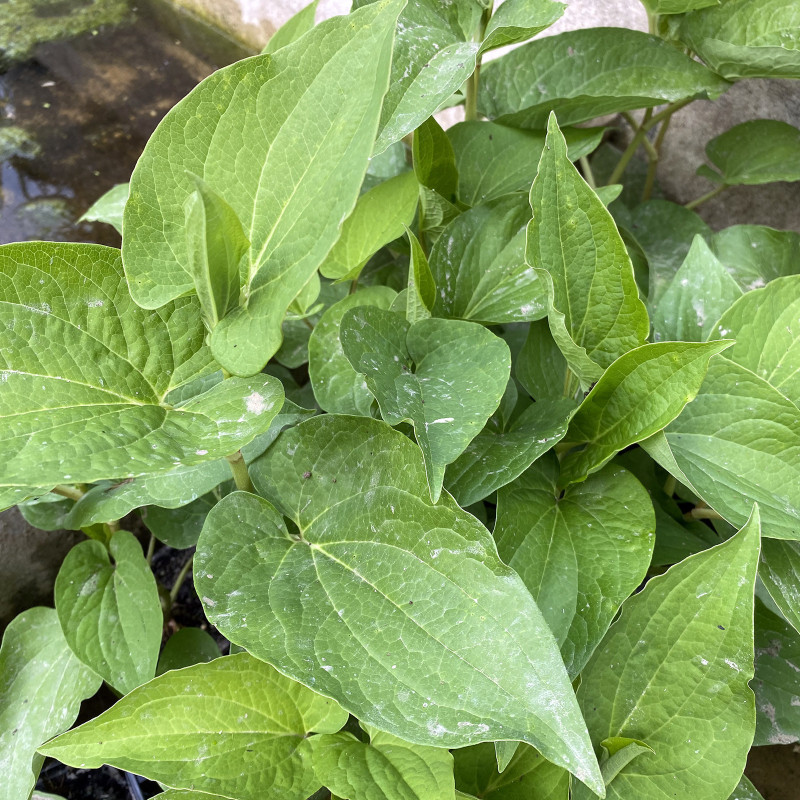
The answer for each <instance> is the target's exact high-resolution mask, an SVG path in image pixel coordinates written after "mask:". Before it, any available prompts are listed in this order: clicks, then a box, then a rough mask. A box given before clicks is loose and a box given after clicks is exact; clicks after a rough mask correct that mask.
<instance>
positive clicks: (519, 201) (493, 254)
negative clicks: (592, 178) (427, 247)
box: [431, 195, 547, 324]
mask: <svg viewBox="0 0 800 800" xmlns="http://www.w3.org/2000/svg"><path fill="white" fill-rule="evenodd" d="M530 218H531V210H530V206H529V205H528V203H527V201H526V199H525V197H524V195H507V196H506V197H502V198H500V199H499V200H495V201H492V202H490V203H486V204H484V205H479V206H476V207H475V208H473V209H471V210H469V211H466V212H465V213H463V214H460V215H459V216H458V217H456V218H455V219H454V220H453V221H452V222H451V223H450V224H449V225H448V226H447V227H446V228H445V229H444V230H443V231H442V235H441V236H440V237H439V239H438V240H437V241H436V244H435V245H434V246H433V248H432V250H431V271H432V272H433V279H434V281H435V283H436V286H437V287H438V288H439V296H438V297H436V306H435V308H434V312H435V313H436V315H437V316H442V317H450V318H457V319H468V320H474V321H475V322H483V323H487V324H488V323H500V322H525V321H528V320H532V319H540V318H541V317H543V316H544V315H545V314H546V313H547V285H546V283H545V282H544V281H543V280H542V279H541V278H540V277H539V275H538V274H537V272H536V270H534V269H533V267H531V266H529V265H528V264H526V263H525V236H526V227H527V224H528V222H529V221H530Z"/></svg>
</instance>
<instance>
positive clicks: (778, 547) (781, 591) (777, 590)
mask: <svg viewBox="0 0 800 800" xmlns="http://www.w3.org/2000/svg"><path fill="white" fill-rule="evenodd" d="M758 576H759V578H761V580H762V582H763V583H764V586H765V588H766V590H767V592H769V596H770V597H771V598H772V600H773V601H774V603H775V605H777V606H778V608H779V609H780V611H781V613H782V614H783V616H784V617H786V619H787V620H788V621H789V623H791V624H792V625H793V626H794V628H795V630H796V631H799V632H800V544H798V543H796V542H783V541H780V540H779V539H765V540H764V541H763V542H762V544H761V566H760V567H759V570H758Z"/></svg>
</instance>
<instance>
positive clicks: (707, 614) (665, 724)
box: [574, 508, 759, 800]
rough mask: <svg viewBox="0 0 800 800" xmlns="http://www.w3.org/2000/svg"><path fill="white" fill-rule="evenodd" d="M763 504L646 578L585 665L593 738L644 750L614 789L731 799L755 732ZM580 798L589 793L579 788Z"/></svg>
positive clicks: (624, 795)
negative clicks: (708, 544) (719, 538)
mask: <svg viewBox="0 0 800 800" xmlns="http://www.w3.org/2000/svg"><path fill="white" fill-rule="evenodd" d="M758 547H759V521H758V510H757V508H754V509H753V513H752V516H751V518H750V520H749V521H748V523H747V524H746V525H745V526H744V528H742V530H741V531H740V532H739V533H738V534H737V535H736V536H734V537H733V538H732V539H729V540H728V541H727V542H725V543H724V544H721V545H718V546H717V547H713V548H711V549H710V550H706V551H705V552H703V553H698V554H697V555H694V556H690V557H689V558H687V559H686V560H685V561H682V562H681V563H680V564H677V565H676V566H674V567H672V568H671V569H670V570H668V571H667V573H666V574H665V575H662V576H658V577H655V578H651V579H650V581H649V582H648V583H647V585H646V586H645V588H644V589H643V590H642V591H641V592H639V593H638V594H636V595H634V596H633V597H631V598H629V599H628V600H627V601H626V602H625V604H624V605H623V607H622V614H621V616H620V618H619V620H618V621H617V622H616V623H615V624H614V625H612V627H611V629H610V631H609V632H608V634H607V636H606V637H605V639H604V640H603V642H602V643H601V644H600V647H598V649H597V650H596V651H595V653H594V655H593V656H592V659H591V661H590V662H589V663H588V665H587V666H586V668H585V669H584V670H583V672H582V674H581V686H580V689H579V690H578V697H579V699H580V701H581V706H582V708H583V710H584V714H585V715H586V720H587V722H588V724H589V730H590V731H591V734H592V740H593V741H594V742H596V743H598V744H599V743H600V742H602V741H604V740H606V739H608V738H610V737H618V736H622V737H626V738H631V739H638V740H639V741H642V742H645V743H646V744H647V745H648V746H649V747H651V748H652V749H653V750H654V751H655V752H654V753H643V754H641V755H639V756H638V757H637V758H636V759H635V760H634V761H632V762H631V764H630V765H629V766H627V767H624V768H623V769H622V771H621V772H619V774H618V775H617V776H616V777H615V778H614V780H613V781H612V782H611V784H610V785H609V786H608V787H607V793H606V797H607V798H609V800H617V798H619V800H623V799H624V800H629V798H645V797H646V798H647V799H648V800H662V798H663V800H667V798H669V800H673V798H675V797H703V798H704V799H705V798H707V800H715V799H716V798H720V799H721V800H724V798H727V797H728V795H729V794H730V792H731V791H732V790H733V788H734V787H735V786H736V783H737V781H738V780H739V778H740V776H741V774H742V771H743V769H744V764H745V760H746V758H747V751H748V750H749V748H750V742H751V741H752V738H753V728H754V726H753V707H754V703H753V694H752V692H751V691H750V688H749V687H748V685H747V681H748V680H749V679H750V678H752V676H753V589H754V585H755V578H756V566H757V564H758ZM574 796H575V800H584V799H585V798H588V797H589V796H590V795H589V794H588V793H587V792H586V791H584V790H583V787H581V786H576V787H574Z"/></svg>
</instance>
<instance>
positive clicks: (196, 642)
mask: <svg viewBox="0 0 800 800" xmlns="http://www.w3.org/2000/svg"><path fill="white" fill-rule="evenodd" d="M219 656H220V652H219V647H218V646H217V643H216V642H215V641H214V640H213V639H212V638H211V635H210V634H209V633H206V631H203V630H200V628H181V629H180V630H179V631H176V632H175V633H173V634H172V636H170V637H169V639H168V640H167V643H166V644H165V645H164V649H163V650H162V651H161V656H160V657H159V659H158V666H157V667H156V675H163V674H164V673H165V672H169V670H171V669H183V668H184V667H191V666H192V665H193V664H202V663H206V662H208V661H213V660H214V659H215V658H219Z"/></svg>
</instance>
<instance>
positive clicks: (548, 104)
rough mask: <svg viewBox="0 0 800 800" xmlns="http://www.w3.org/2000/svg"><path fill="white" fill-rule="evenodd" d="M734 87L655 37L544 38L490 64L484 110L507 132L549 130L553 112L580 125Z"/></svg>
mask: <svg viewBox="0 0 800 800" xmlns="http://www.w3.org/2000/svg"><path fill="white" fill-rule="evenodd" d="M554 64H555V65H560V68H559V69H554V68H553V65H554ZM729 85H730V84H729V83H728V82H727V81H725V80H723V79H722V78H720V77H719V76H718V75H715V74H714V73H713V72H711V71H710V70H709V69H706V67H704V66H703V65H702V64H698V63H697V62H696V61H694V60H692V59H691V58H689V56H687V55H684V54H683V53H682V52H680V51H679V50H678V49H677V48H675V47H674V46H673V45H671V44H669V43H668V42H665V41H663V40H662V39H658V38H657V37H655V36H649V35H648V34H646V33H641V32H640V31H633V30H628V29H627V28H588V29H586V30H577V31H568V32H566V33H561V34H558V35H556V36H546V37H544V38H542V39H538V40H537V41H535V42H530V43H529V44H526V45H523V46H522V47H518V48H516V49H515V50H512V51H511V52H510V53H508V54H506V55H504V56H503V57H502V58H498V59H496V60H495V61H492V62H491V63H489V64H487V65H486V68H485V69H482V70H481V91H480V95H479V108H480V109H481V111H482V112H483V113H484V114H485V115H486V116H487V117H489V119H493V120H499V121H500V122H502V124H504V125H510V126H512V127H515V128H543V127H544V126H545V125H546V123H547V118H548V115H549V114H550V112H552V111H555V112H556V113H557V114H558V119H559V121H560V122H561V124H562V125H574V124H575V123H578V122H585V121H586V120H589V119H593V118H594V117H600V116H603V115H604V114H611V113H615V112H618V111H626V110H628V109H633V108H647V107H651V106H657V105H661V104H662V103H670V102H675V101H677V100H685V99H688V98H693V97H705V98H709V99H712V100H713V99H715V98H717V97H719V95H721V94H722V93H723V92H724V91H725V90H726V89H727V88H728V87H729Z"/></svg>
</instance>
